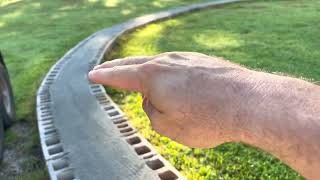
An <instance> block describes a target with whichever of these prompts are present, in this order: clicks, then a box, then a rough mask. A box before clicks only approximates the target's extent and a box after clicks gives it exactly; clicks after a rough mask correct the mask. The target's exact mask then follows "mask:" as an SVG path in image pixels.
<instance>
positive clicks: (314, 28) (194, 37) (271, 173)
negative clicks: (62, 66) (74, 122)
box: [107, 0, 320, 179]
mask: <svg viewBox="0 0 320 180" xmlns="http://www.w3.org/2000/svg"><path fill="white" fill-rule="evenodd" d="M319 21H320V2H319V1H317V0H299V1H298V0H292V1H255V2H248V3H240V4H235V5H229V6H226V7H220V8H218V9H212V10H207V11H203V12H197V13H193V14H189V15H186V16H184V17H179V18H175V19H171V20H168V21H165V22H161V23H156V24H152V25H149V26H147V27H144V28H142V29H139V30H137V31H135V32H133V33H130V34H127V35H125V36H123V37H121V38H120V40H118V42H117V46H116V47H115V48H114V49H113V51H112V53H111V55H109V57H108V58H107V59H113V58H120V57H126V56H134V55H154V54H158V53H161V52H166V51H197V52H201V53H205V54H208V55H215V56H221V57H224V58H226V59H229V60H232V61H233V62H236V63H239V64H242V65H244V66H247V67H249V68H251V69H257V70H263V71H266V72H277V73H279V72H280V73H284V74H289V75H290V76H295V77H299V78H305V79H308V80H311V81H320V73H319V68H320V61H319V57H320V44H319V38H320V33H319V29H320V24H319V23H318V22H319ZM107 90H108V92H109V93H111V94H112V96H113V98H114V99H115V100H116V102H117V103H120V104H121V107H122V109H123V110H124V111H125V112H126V114H127V115H128V116H129V118H130V119H131V123H132V124H133V125H134V126H135V127H137V128H138V129H139V130H140V132H141V133H142V135H143V136H144V137H146V138H147V139H148V140H149V141H150V142H151V143H152V144H153V145H154V146H155V147H156V149H157V150H158V151H159V152H160V153H161V154H162V155H163V156H164V157H166V158H167V159H168V160H169V161H170V162H171V163H172V164H174V166H175V167H176V168H177V169H178V170H179V171H181V172H182V173H183V174H184V175H186V176H187V177H188V178H190V179H303V178H302V177H301V176H299V175H298V174H297V173H296V172H294V171H293V170H291V169H290V168H289V167H287V166H286V165H284V164H283V163H282V162H280V161H279V160H277V159H276V158H274V157H273V156H271V155H269V154H267V153H265V152H263V151H261V150H258V149H256V148H253V147H249V146H247V145H244V144H239V143H229V144H224V145H221V146H219V147H217V148H214V149H203V150H201V149H190V148H188V147H185V146H183V145H180V144H177V143H175V142H173V141H171V140H169V139H168V138H165V137H162V136H160V135H158V134H157V133H155V132H154V131H153V130H152V129H151V127H150V123H149V121H148V119H147V117H146V115H145V113H144V112H143V110H142V108H141V101H142V99H141V97H140V95H139V94H137V93H128V92H121V91H117V90H113V89H107Z"/></svg>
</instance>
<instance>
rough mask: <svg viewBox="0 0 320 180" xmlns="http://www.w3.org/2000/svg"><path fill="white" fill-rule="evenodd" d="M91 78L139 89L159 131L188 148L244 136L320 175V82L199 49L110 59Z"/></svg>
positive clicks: (303, 171)
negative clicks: (255, 67)
mask: <svg viewBox="0 0 320 180" xmlns="http://www.w3.org/2000/svg"><path fill="white" fill-rule="evenodd" d="M89 79H90V80H91V81H93V82H95V83H101V84H104V85H107V86H112V87H116V88H121V89H126V90H132V91H139V92H141V93H142V94H143V96H144V100H143V109H144V111H145V112H146V114H147V115H148V117H149V119H150V121H151V124H152V127H153V128H154V130H155V131H157V132H158V133H160V134H162V135H164V136H167V137H169V138H171V139H173V140H175V141H177V142H179V143H182V144H184V145H187V146H190V147H199V148H207V147H214V146H217V145H219V144H222V143H225V142H244V143H247V144H251V145H253V146H256V147H259V148H261V149H264V150H266V151H268V152H270V153H271V154H273V155H275V156H276V157H278V158H279V159H281V160H282V161H284V162H286V163H287V164H288V165H290V166H291V167H292V168H294V169H295V170H297V171H298V172H299V173H301V174H302V175H303V176H305V177H306V178H308V179H317V178H318V177H320V171H319V169H320V87H319V86H317V85H314V84H312V83H309V82H306V81H303V80H300V79H295V78H291V77H285V76H278V75H274V74H268V73H264V72H258V71H253V70H249V69H247V68H244V67H241V66H239V65H236V64H233V63H231V62H229V61H226V60H223V59H220V58H217V57H209V56H206V55H203V54H199V53H191V52H171V53H164V54H160V55H157V56H147V57H130V58H125V59H116V60H113V61H109V62H105V63H103V64H102V65H99V66H96V67H95V68H94V70H92V71H91V72H90V73H89Z"/></svg>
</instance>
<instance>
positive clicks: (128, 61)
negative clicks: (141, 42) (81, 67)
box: [93, 56, 152, 70]
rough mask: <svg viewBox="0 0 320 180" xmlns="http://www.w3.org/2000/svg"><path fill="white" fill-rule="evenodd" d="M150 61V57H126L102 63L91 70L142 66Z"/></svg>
mask: <svg viewBox="0 0 320 180" xmlns="http://www.w3.org/2000/svg"><path fill="white" fill-rule="evenodd" d="M151 59H152V56H133V57H126V58H122V59H114V60H112V61H107V62H104V63H102V64H100V65H98V66H95V67H94V68H93V69H94V70H95V69H101V68H111V67H114V66H124V65H132V64H143V63H145V62H148V61H150V60H151Z"/></svg>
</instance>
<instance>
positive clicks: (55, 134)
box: [37, 0, 240, 180]
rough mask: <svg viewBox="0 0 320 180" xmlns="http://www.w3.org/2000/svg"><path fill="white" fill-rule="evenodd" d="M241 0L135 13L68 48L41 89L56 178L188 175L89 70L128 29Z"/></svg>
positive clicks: (42, 127) (47, 153)
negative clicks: (154, 145) (148, 137)
mask: <svg viewBox="0 0 320 180" xmlns="http://www.w3.org/2000/svg"><path fill="white" fill-rule="evenodd" d="M238 1H240V0H220V1H212V2H208V3H200V4H193V5H190V6H185V7H181V8H176V9H172V10H168V11H164V12H160V13H155V14H150V15H145V16H142V17H139V18H135V19H133V20H130V21H128V22H126V23H122V24H118V25H115V26H113V27H111V28H107V29H103V30H101V31H99V32H97V33H95V34H93V35H91V36H89V37H88V38H86V39H85V40H83V41H81V42H80V43H79V44H78V45H77V46H75V47H74V48H72V49H71V50H70V51H69V52H68V53H66V55H65V56H63V57H62V58H61V59H60V60H59V61H58V62H57V63H56V64H55V65H54V66H53V67H52V68H51V69H50V71H49V72H48V74H47V75H46V77H45V78H44V80H43V82H42V84H41V86H40V87H39V90H38V93H37V116H38V127H39V132H40V139H41V145H42V150H43V154H44V157H45V160H46V164H47V167H48V169H49V174H50V177H51V179H53V180H55V179H58V180H69V179H84V180H86V179H94V180H99V179H101V180H105V179H111V180H114V179H125V180H130V179H132V180H137V179H141V180H145V179H148V180H151V179H163V180H171V179H184V177H183V176H181V175H180V174H179V172H178V171H177V170H176V169H175V168H174V167H173V166H172V165H170V164H169V163H168V162H167V161H166V160H165V159H164V158H163V157H161V156H160V155H159V154H157V152H156V151H155V150H154V149H153V148H152V145H151V144H150V143H148V142H147V141H146V140H145V139H144V138H143V137H141V136H140V135H139V134H138V133H137V131H136V130H135V129H134V128H133V127H132V126H131V125H130V124H129V123H128V122H127V119H126V117H125V116H124V114H123V113H122V112H121V110H120V109H119V108H118V106H117V105H116V104H114V103H113V102H112V100H111V98H110V97H109V96H108V95H107V94H106V92H105V90H104V88H103V86H101V85H97V84H91V83H90V82H89V81H88V78H87V73H88V72H89V70H91V69H92V68H93V66H95V65H97V64H99V63H100V62H101V61H102V60H103V56H104V55H105V54H106V53H108V50H110V49H111V46H112V44H113V42H114V41H115V40H116V38H118V37H119V36H121V35H122V34H123V33H125V32H127V31H130V30H133V29H135V28H138V27H140V26H143V25H146V24H149V23H152V22H155V21H159V20H163V19H166V18H170V17H174V16H177V15H181V14H183V13H188V12H191V11H195V10H200V9H204V8H209V7H214V6H218V5H223V4H227V3H233V2H238Z"/></svg>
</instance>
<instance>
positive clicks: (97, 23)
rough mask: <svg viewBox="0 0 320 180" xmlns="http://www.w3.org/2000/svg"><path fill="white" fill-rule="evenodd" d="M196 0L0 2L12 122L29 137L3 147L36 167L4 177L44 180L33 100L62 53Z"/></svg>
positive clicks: (13, 137) (13, 136)
mask: <svg viewBox="0 0 320 180" xmlns="http://www.w3.org/2000/svg"><path fill="white" fill-rule="evenodd" d="M200 1H201V0H154V1H149V0H130V1H127V0H80V1H79V0H54V1H49V0H48V1H40V0H24V1H18V0H0V42H1V43H0V50H1V51H2V52H3V53H4V56H5V59H6V63H7V66H8V69H9V73H10V76H11V80H12V84H13V89H14V94H15V100H16V105H17V115H18V122H17V123H22V122H23V123H25V126H27V128H28V132H29V133H28V135H23V134H21V135H17V133H16V132H13V131H8V132H7V133H6V140H7V141H6V147H7V149H13V150H14V149H15V150H16V151H17V152H18V155H21V156H26V157H28V158H31V159H33V160H35V161H34V162H35V163H37V165H30V167H31V168H29V167H24V165H23V164H21V166H22V168H23V172H22V173H19V174H18V175H12V177H10V178H14V177H15V176H21V177H22V179H23V178H24V177H33V176H34V178H25V179H43V176H46V175H45V173H43V172H45V171H44V168H45V167H44V163H43V161H41V155H40V154H41V151H40V145H39V138H38V134H37V125H36V116H35V106H36V104H35V96H36V90H37V88H38V86H39V85H40V83H41V80H42V78H43V77H44V75H45V74H46V72H47V71H48V70H49V68H50V67H51V66H52V65H53V64H54V63H55V62H56V61H57V60H58V59H59V58H60V57H62V56H63V55H64V53H66V52H67V51H68V50H69V49H70V48H72V47H73V46H75V45H76V44H77V43H78V42H79V41H81V40H82V39H84V38H85V37H87V36H89V35H90V34H92V33H94V32H96V31H98V30H100V29H102V28H105V27H110V26H111V25H113V24H116V23H121V22H123V21H125V20H128V19H130V18H133V17H136V16H139V15H143V14H146V13H151V12H155V11H159V10H162V9H167V8H170V7H174V6H178V5H184V4H190V3H192V2H200ZM31 164H34V163H31ZM0 171H1V170H0ZM3 171H5V170H3ZM0 178H1V177H0ZM7 178H8V177H4V179H7ZM16 178H19V177H16Z"/></svg>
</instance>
